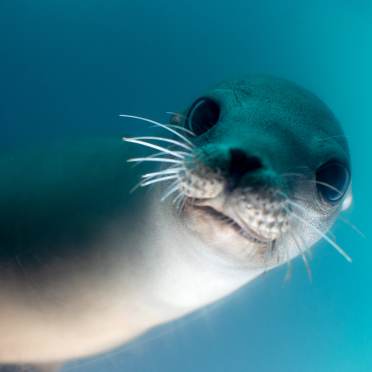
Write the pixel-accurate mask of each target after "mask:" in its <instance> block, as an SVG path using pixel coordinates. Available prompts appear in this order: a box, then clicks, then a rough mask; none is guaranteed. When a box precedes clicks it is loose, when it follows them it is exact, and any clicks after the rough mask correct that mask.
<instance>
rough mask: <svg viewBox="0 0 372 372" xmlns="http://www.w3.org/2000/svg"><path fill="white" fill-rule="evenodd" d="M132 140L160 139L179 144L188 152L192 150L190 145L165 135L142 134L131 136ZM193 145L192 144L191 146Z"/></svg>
mask: <svg viewBox="0 0 372 372" xmlns="http://www.w3.org/2000/svg"><path fill="white" fill-rule="evenodd" d="M131 139H132V140H153V141H162V142H167V143H171V144H173V145H176V146H180V147H182V148H184V149H186V150H189V151H190V152H191V151H192V146H190V145H186V144H184V143H182V142H180V141H177V140H174V139H171V138H165V137H158V136H143V137H132V138H131ZM193 147H194V146H193Z"/></svg>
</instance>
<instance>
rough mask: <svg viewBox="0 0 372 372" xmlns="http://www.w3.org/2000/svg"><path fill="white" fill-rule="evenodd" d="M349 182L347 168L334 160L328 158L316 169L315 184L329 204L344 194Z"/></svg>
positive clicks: (338, 199) (335, 201) (334, 202)
mask: <svg viewBox="0 0 372 372" xmlns="http://www.w3.org/2000/svg"><path fill="white" fill-rule="evenodd" d="M349 184H350V172H349V170H348V168H347V167H346V166H345V165H344V164H342V163H340V162H338V161H336V160H330V161H328V162H327V163H325V164H323V165H322V166H321V167H319V168H318V170H317V171H316V186H317V189H318V192H319V194H320V195H321V197H322V198H323V200H324V201H326V202H327V203H329V204H333V205H334V204H336V203H337V202H338V201H340V200H341V199H342V198H343V196H344V195H345V193H346V191H347V189H348V187H349Z"/></svg>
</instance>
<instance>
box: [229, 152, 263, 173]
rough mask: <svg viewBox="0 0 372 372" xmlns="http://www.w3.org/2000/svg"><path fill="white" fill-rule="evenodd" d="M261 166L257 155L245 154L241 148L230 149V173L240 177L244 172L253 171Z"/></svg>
mask: <svg viewBox="0 0 372 372" xmlns="http://www.w3.org/2000/svg"><path fill="white" fill-rule="evenodd" d="M262 167H263V165H262V162H261V160H260V159H259V158H258V157H257V156H251V155H248V154H246V153H245V152H244V151H243V150H240V149H237V148H233V149H231V150H230V166H229V171H230V175H231V176H233V177H234V178H240V177H241V176H243V175H244V174H246V173H250V172H254V171H257V170H259V169H261V168H262Z"/></svg>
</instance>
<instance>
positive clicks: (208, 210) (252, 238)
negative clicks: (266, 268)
mask: <svg viewBox="0 0 372 372" xmlns="http://www.w3.org/2000/svg"><path fill="white" fill-rule="evenodd" d="M187 207H188V208H190V209H191V210H194V211H197V212H199V214H200V213H201V215H204V216H206V217H207V218H209V219H212V221H215V222H216V223H217V224H219V225H222V226H223V227H225V228H229V229H232V230H233V231H234V232H235V233H237V234H238V235H240V236H241V237H243V238H244V239H246V240H248V241H249V242H250V243H254V244H261V245H265V246H267V245H268V244H272V243H273V240H270V239H267V238H265V237H263V236H261V235H259V234H258V233H257V232H255V231H254V230H253V229H251V228H250V227H249V226H247V224H244V225H243V223H242V222H240V221H237V220H236V219H234V218H233V217H231V216H230V215H227V214H226V213H224V212H223V211H221V210H217V209H216V208H214V207H212V206H210V205H203V204H199V203H197V202H195V201H191V200H188V201H187Z"/></svg>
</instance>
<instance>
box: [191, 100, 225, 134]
mask: <svg viewBox="0 0 372 372" xmlns="http://www.w3.org/2000/svg"><path fill="white" fill-rule="evenodd" d="M219 117H220V106H219V105H218V103H217V102H215V101H214V100H212V99H211V98H207V97H203V98H199V99H198V100H196V101H195V102H194V103H193V105H192V106H191V108H190V110H189V112H188V114H187V117H186V126H187V128H188V129H190V130H192V131H193V132H194V133H195V134H196V135H197V136H198V135H200V134H203V133H204V132H206V131H207V130H208V129H210V128H212V127H213V126H214V125H215V124H216V123H217V122H218V119H219Z"/></svg>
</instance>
